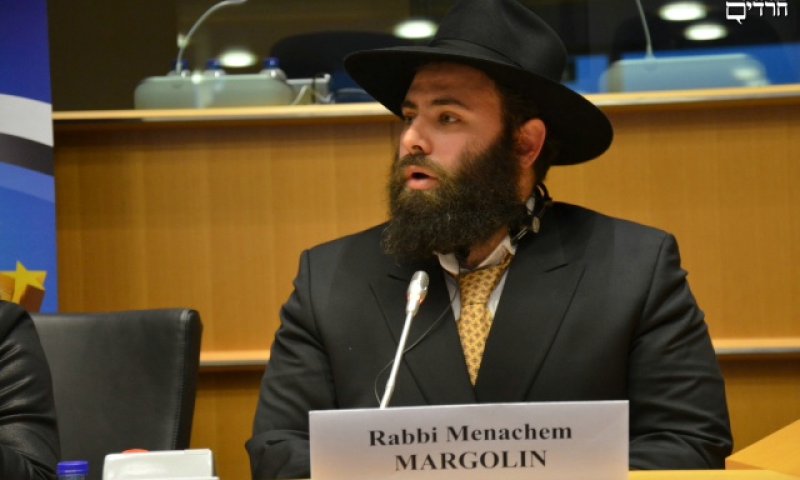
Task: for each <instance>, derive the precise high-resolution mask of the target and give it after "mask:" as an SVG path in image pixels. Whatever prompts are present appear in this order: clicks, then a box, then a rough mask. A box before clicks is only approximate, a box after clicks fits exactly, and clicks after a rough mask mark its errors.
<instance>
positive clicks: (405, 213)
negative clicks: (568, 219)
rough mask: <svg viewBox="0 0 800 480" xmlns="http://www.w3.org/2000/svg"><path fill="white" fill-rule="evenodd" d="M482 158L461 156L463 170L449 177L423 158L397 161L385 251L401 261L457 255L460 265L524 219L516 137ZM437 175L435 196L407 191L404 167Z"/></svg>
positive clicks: (501, 140) (506, 136) (506, 137)
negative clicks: (479, 247)
mask: <svg viewBox="0 0 800 480" xmlns="http://www.w3.org/2000/svg"><path fill="white" fill-rule="evenodd" d="M505 130H508V129H504V132H503V133H501V135H500V136H499V137H498V138H497V140H495V141H494V142H493V143H492V144H491V145H490V146H489V147H487V148H486V149H485V150H484V151H483V152H480V153H472V152H465V153H464V154H462V156H461V159H460V162H459V164H460V165H461V168H460V169H459V171H458V172H457V173H456V174H455V175H451V174H448V173H447V172H445V171H444V170H442V168H441V167H439V166H438V165H437V164H436V163H435V162H433V161H432V160H430V159H428V158H427V157H425V156H424V155H407V156H405V157H403V158H401V159H395V162H394V164H393V167H392V174H391V176H390V178H389V208H390V215H391V218H390V221H389V225H388V226H387V227H386V229H385V230H384V232H383V249H384V251H385V252H386V253H388V254H390V255H394V256H395V257H396V258H397V259H398V260H401V261H418V260H425V259H428V258H430V256H431V255H433V254H434V252H435V253H443V254H447V253H455V254H456V255H457V256H458V257H459V258H460V259H465V258H466V257H467V256H468V255H469V250H470V248H471V247H473V246H476V245H480V244H482V243H485V242H486V241H488V240H489V239H490V238H491V237H492V235H494V234H495V233H497V231H498V230H499V229H500V228H502V227H506V226H509V225H513V224H515V223H516V222H517V221H518V220H519V218H520V216H521V215H524V212H525V206H524V203H523V202H521V201H520V200H519V198H518V195H519V194H518V192H517V185H518V184H519V178H520V166H519V163H518V161H517V155H516V153H515V152H514V147H515V142H514V138H513V134H512V133H511V132H510V131H505ZM408 165H418V166H424V167H426V168H428V169H430V170H432V171H433V172H434V173H435V175H436V177H437V179H438V182H439V183H438V185H437V187H436V188H434V189H432V190H408V189H406V187H405V183H406V180H405V178H404V175H403V167H405V166H408Z"/></svg>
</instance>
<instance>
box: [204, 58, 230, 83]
mask: <svg viewBox="0 0 800 480" xmlns="http://www.w3.org/2000/svg"><path fill="white" fill-rule="evenodd" d="M224 75H225V69H224V68H222V64H220V63H219V60H217V59H216V58H210V59H209V60H208V61H207V62H206V69H205V70H203V76H204V77H206V78H219V77H222V76H224Z"/></svg>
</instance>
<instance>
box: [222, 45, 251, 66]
mask: <svg viewBox="0 0 800 480" xmlns="http://www.w3.org/2000/svg"><path fill="white" fill-rule="evenodd" d="M256 63H258V57H257V56H256V54H255V53H253V52H251V51H250V50H247V49H244V48H231V49H228V50H225V51H224V52H223V53H222V54H221V55H220V56H219V64H220V65H222V66H223V67H227V68H242V67H252V66H253V65H255V64H256Z"/></svg>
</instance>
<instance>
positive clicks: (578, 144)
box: [345, 45, 613, 165]
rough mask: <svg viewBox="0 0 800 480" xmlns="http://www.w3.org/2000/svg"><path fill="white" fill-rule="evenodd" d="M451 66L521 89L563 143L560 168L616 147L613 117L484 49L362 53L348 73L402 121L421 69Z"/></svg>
mask: <svg viewBox="0 0 800 480" xmlns="http://www.w3.org/2000/svg"><path fill="white" fill-rule="evenodd" d="M436 61H450V62H456V63H461V64H466V65H469V66H473V67H475V68H478V69H480V70H482V71H484V72H485V73H486V74H487V75H489V76H490V77H491V78H493V79H495V80H500V81H503V82H504V83H507V84H511V85H513V86H515V87H517V89H518V91H519V92H520V93H522V94H523V95H525V96H526V98H530V99H531V100H532V101H533V102H534V104H535V105H536V107H537V108H538V110H539V111H540V112H541V116H542V120H543V121H544V122H545V125H546V126H547V128H548V134H549V135H552V136H554V137H555V138H557V139H558V143H559V154H558V156H557V157H556V158H555V159H554V161H553V164H554V165H572V164H576V163H581V162H585V161H588V160H591V159H593V158H595V157H597V156H599V155H600V154H602V153H603V152H605V151H606V150H607V149H608V147H609V146H610V145H611V140H612V138H613V129H612V127H611V123H610V122H609V121H608V118H607V117H606V116H605V114H603V112H601V111H600V109H598V108H597V107H596V106H595V105H594V104H593V103H591V102H590V101H588V100H587V99H586V98H584V97H583V96H582V95H580V94H578V93H576V92H574V91H572V90H571V89H569V88H568V87H566V86H564V85H562V84H561V83H558V82H553V81H551V80H549V79H548V78H545V77H543V76H540V75H536V74H535V73H531V72H528V71H526V70H522V69H521V68H520V67H518V66H516V65H514V64H511V63H502V62H500V61H498V60H497V57H496V56H489V55H487V54H485V53H484V52H482V51H480V49H475V50H474V51H469V50H468V46H467V47H466V48H465V46H464V45H459V46H458V48H451V47H449V46H443V47H436V46H420V47H393V48H383V49H377V50H367V51H362V52H356V53H353V54H351V55H349V56H348V57H347V58H346V59H345V68H346V69H347V72H348V74H349V75H350V76H351V77H352V78H353V79H354V80H355V81H356V82H357V83H358V84H359V85H361V87H362V88H363V89H364V90H365V91H366V92H367V93H369V94H370V95H371V96H372V97H373V98H374V99H375V100H377V101H378V102H380V103H381V104H383V105H384V106H385V107H386V108H388V109H389V110H390V111H391V112H392V113H394V114H395V115H397V116H401V115H402V112H401V104H402V102H403V100H404V99H405V95H406V92H407V91H408V88H409V86H410V85H411V82H412V81H413V79H414V75H415V74H416V72H417V70H418V68H419V67H420V66H421V65H423V64H426V63H430V62H436Z"/></svg>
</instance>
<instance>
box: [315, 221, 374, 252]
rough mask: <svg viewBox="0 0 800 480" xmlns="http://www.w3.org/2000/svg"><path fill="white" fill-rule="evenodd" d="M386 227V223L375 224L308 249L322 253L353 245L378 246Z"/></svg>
mask: <svg viewBox="0 0 800 480" xmlns="http://www.w3.org/2000/svg"><path fill="white" fill-rule="evenodd" d="M385 228H386V224H385V223H384V224H380V225H375V226H373V227H370V228H367V229H366V230H361V231H359V232H355V233H350V234H348V235H344V236H342V237H338V238H335V239H333V240H328V241H326V242H323V243H320V244H317V245H315V246H313V247H311V248H310V249H309V251H310V252H313V253H322V252H329V251H333V250H341V249H344V248H352V247H354V246H359V247H364V248H367V247H376V248H379V247H380V242H381V235H382V234H383V230H384V229H385Z"/></svg>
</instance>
